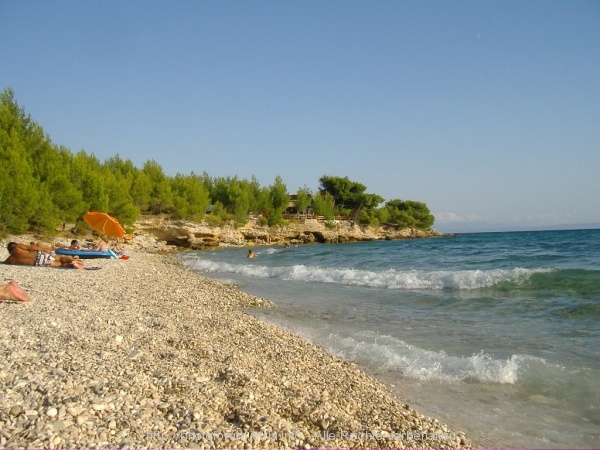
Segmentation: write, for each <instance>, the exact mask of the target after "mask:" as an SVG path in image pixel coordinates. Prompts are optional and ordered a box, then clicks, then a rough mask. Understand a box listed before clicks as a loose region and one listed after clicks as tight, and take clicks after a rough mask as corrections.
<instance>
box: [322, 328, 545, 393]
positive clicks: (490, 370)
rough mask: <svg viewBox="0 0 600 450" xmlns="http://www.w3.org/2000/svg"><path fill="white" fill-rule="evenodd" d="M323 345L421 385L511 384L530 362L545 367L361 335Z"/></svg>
mask: <svg viewBox="0 0 600 450" xmlns="http://www.w3.org/2000/svg"><path fill="white" fill-rule="evenodd" d="M324 344H325V345H326V347H327V349H328V351H330V352H331V353H334V354H336V355H338V356H340V357H342V358H345V359H349V360H353V361H357V362H359V363H361V364H365V365H368V366H371V367H380V368H382V369H384V370H386V371H390V372H397V373H399V374H401V375H402V376H404V377H408V378H414V379H418V380H423V381H424V380H439V381H463V380H474V381H479V382H490V383H502V384H505V383H510V384H514V383H516V382H517V381H518V380H519V378H520V377H521V376H522V375H523V374H524V373H525V371H526V370H527V368H528V367H529V364H530V363H531V362H535V363H536V365H542V366H546V363H545V361H544V360H543V359H541V358H536V357H533V356H527V355H512V356H511V357H509V358H508V359H506V360H501V359H495V358H493V357H492V356H491V355H490V354H488V353H485V352H484V351H483V350H482V351H481V352H479V353H478V354H473V355H471V356H450V355H448V354H446V352H444V351H443V350H442V351H439V352H435V351H431V350H424V349H422V348H418V347H416V346H413V345H410V344H407V343H406V342H404V341H402V340H399V339H396V338H394V337H391V336H375V335H373V334H372V333H371V332H366V333H362V335H361V336H360V337H358V336H354V337H342V336H339V335H337V334H330V335H329V336H328V337H327V338H326V339H325V342H324Z"/></svg>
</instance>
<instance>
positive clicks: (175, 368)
mask: <svg viewBox="0 0 600 450" xmlns="http://www.w3.org/2000/svg"><path fill="white" fill-rule="evenodd" d="M3 249H4V250H3V251H5V246H4V247H3ZM130 254H131V258H130V259H129V260H98V261H94V265H95V266H99V267H101V270H96V271H77V270H58V269H48V268H31V267H20V266H4V267H3V273H4V277H5V278H8V279H15V280H16V281H17V282H18V283H19V284H20V285H21V286H22V287H23V288H24V289H25V290H27V291H28V292H29V293H30V294H31V296H32V298H33V299H34V300H33V301H32V302H28V303H14V304H9V305H5V306H4V307H3V308H0V322H1V323H2V324H3V327H2V328H1V329H0V340H1V342H2V356H3V358H2V363H1V364H0V447H38V448H42V447H43V448H56V447H65V448H66V447H69V448H75V447H96V446H102V447H151V448H157V447H195V448H198V447H199V448H209V447H212V448H215V447H216V448H232V447H237V448H314V447H330V448H334V447H335V448H340V447H342V448H348V447H359V448H360V447H362V448H364V447H370V448H372V447H452V448H456V447H460V446H466V445H469V444H468V441H467V440H466V438H465V437H464V435H462V434H461V435H459V434H458V433H452V432H451V431H448V430H449V428H447V427H446V426H445V425H443V424H440V423H438V422H437V421H436V420H434V419H431V418H428V417H425V416H423V415H421V414H418V413H417V412H416V411H414V410H413V409H411V408H410V407H408V406H405V405H403V404H402V403H401V402H400V401H398V400H395V399H394V398H393V397H392V396H391V394H390V393H389V391H388V390H387V389H386V387H385V386H384V385H383V384H381V383H379V382H377V381H375V380H374V379H372V378H370V377H368V376H367V375H366V374H365V373H364V372H362V371H361V370H359V369H358V368H357V366H356V365H354V364H352V363H349V362H346V361H343V360H341V359H339V358H336V357H334V356H331V355H329V354H328V353H327V352H325V351H324V350H323V349H322V348H320V347H318V346H316V345H313V344H311V343H308V342H305V341H303V340H302V339H300V338H299V337H297V336H295V335H292V334H290V333H288V332H286V331H283V330H281V329H279V328H277V327H275V326H273V325H271V324H269V323H266V322H263V321H260V320H258V319H256V318H254V317H252V316H251V315H249V314H247V313H245V312H244V311H243V310H242V309H241V308H250V307H261V306H262V307H268V306H269V305H270V303H269V302H268V301H266V300H264V299H258V298H256V297H253V296H251V295H248V294H245V293H243V292H241V291H238V290H236V289H235V288H233V287H231V286H228V285H224V284H222V283H219V282H216V281H212V280H209V279H206V278H202V277H201V276H199V275H198V274H196V273H194V272H193V271H191V270H190V269H188V268H186V267H185V266H183V265H182V264H181V263H180V262H179V260H178V259H177V256H161V255H156V254H149V253H143V252H130ZM3 256H4V255H3V254H1V253H0V258H1V257H3ZM5 257H6V256H4V258H5ZM417 433H419V435H418V436H422V433H425V434H426V435H427V436H429V437H430V438H431V439H421V438H418V439H417V438H416V437H417Z"/></svg>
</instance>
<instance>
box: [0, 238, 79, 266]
mask: <svg viewBox="0 0 600 450" xmlns="http://www.w3.org/2000/svg"><path fill="white" fill-rule="evenodd" d="M6 248H8V253H10V256H9V257H8V258H6V260H5V261H4V263H5V264H15V265H21V266H42V267H70V268H74V269H84V268H85V264H84V263H83V261H81V260H80V259H78V258H74V257H73V256H69V255H56V254H55V253H54V248H53V247H50V246H48V245H44V244H42V243H40V242H38V243H37V244H29V245H27V244H19V243H17V242H9V243H8V245H7V246H6Z"/></svg>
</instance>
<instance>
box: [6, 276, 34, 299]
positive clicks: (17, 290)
mask: <svg viewBox="0 0 600 450" xmlns="http://www.w3.org/2000/svg"><path fill="white" fill-rule="evenodd" d="M0 300H13V301H15V302H30V301H31V297H30V296H29V294H28V293H27V292H25V291H24V290H23V289H22V288H21V286H19V285H18V284H17V282H16V281H15V280H10V282H8V283H7V284H4V285H2V286H0Z"/></svg>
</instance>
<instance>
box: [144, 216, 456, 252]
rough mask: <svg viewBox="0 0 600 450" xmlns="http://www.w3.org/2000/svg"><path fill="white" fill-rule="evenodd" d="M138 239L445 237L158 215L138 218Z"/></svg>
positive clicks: (191, 244) (186, 244) (344, 224)
mask: <svg viewBox="0 0 600 450" xmlns="http://www.w3.org/2000/svg"><path fill="white" fill-rule="evenodd" d="M134 228H135V234H134V236H138V237H140V238H141V237H143V236H146V237H151V238H153V239H155V240H156V241H157V242H160V243H161V244H160V245H161V246H162V247H167V248H169V247H175V248H185V249H193V250H202V249H205V248H212V247H226V246H243V245H248V244H256V243H259V244H286V243H287V244H292V245H295V244H313V243H338V242H356V241H378V240H396V239H415V238H429V237H440V236H446V235H444V234H442V233H440V232H437V231H422V230H417V229H415V228H397V227H394V226H391V225H389V226H379V227H370V226H361V225H353V224H351V223H350V222H349V221H347V220H340V221H331V222H323V221H318V220H315V219H306V220H302V221H294V220H291V221H289V222H288V223H287V225H285V226H281V225H278V226H275V227H268V226H263V225H261V224H260V222H259V221H258V219H256V218H250V219H249V220H248V223H247V224H246V225H244V226H242V227H237V228H236V227H234V226H233V224H225V225H221V226H213V225H209V224H207V223H196V222H189V221H184V220H173V219H170V218H167V217H161V216H142V217H141V218H140V219H138V221H137V222H136V223H135V225H134Z"/></svg>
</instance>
